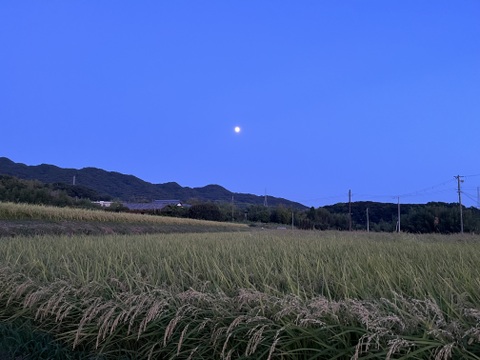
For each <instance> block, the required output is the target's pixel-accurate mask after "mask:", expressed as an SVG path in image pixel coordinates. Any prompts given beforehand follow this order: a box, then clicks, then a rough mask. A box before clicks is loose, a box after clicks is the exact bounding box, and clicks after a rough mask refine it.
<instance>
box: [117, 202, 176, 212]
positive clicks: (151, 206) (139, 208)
mask: <svg viewBox="0 0 480 360" xmlns="http://www.w3.org/2000/svg"><path fill="white" fill-rule="evenodd" d="M122 205H123V206H125V207H126V208H128V209H129V210H130V211H134V212H146V211H148V212H154V213H155V212H157V211H160V210H162V209H163V208H164V207H166V206H169V205H173V206H183V205H182V202H181V201H180V200H154V201H153V202H150V203H129V202H124V203H123V204H122Z"/></svg>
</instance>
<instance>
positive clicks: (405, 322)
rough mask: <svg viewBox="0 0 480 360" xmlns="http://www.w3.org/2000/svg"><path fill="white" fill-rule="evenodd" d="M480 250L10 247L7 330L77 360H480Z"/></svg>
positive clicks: (234, 242) (320, 236)
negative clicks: (30, 330)
mask: <svg viewBox="0 0 480 360" xmlns="http://www.w3.org/2000/svg"><path fill="white" fill-rule="evenodd" d="M479 239H480V238H479V237H475V236H468V235H466V236H453V235H452V236H441V235H425V236H420V235H408V234H400V235H398V234H378V233H375V234H372V233H370V234H367V233H338V232H294V231H293V232H292V231H255V232H235V233H232V232H228V233H203V234H199V233H197V234H156V235H137V236H120V235H111V236H73V237H69V236H55V237H53V236H44V237H17V238H4V239H1V240H0V259H2V262H1V269H0V309H2V310H0V319H2V320H3V321H4V323H5V324H10V323H12V322H19V321H24V322H28V324H34V325H35V331H37V332H39V331H41V333H42V334H43V333H46V334H48V336H52V337H54V338H55V340H56V341H57V342H58V343H59V344H63V345H64V346H66V347H67V348H71V349H72V348H73V349H75V351H72V355H71V357H72V358H74V357H75V356H77V355H75V354H78V352H80V353H89V354H91V356H96V357H98V358H102V359H110V358H111V359H114V358H122V357H123V358H125V359H133V358H172V359H173V358H178V359H188V358H192V359H238V358H244V359H249V358H252V359H315V358H318V359H325V358H338V359H350V358H352V359H362V358H365V359H367V358H369V359H372V358H376V359H385V358H391V359H394V358H403V359H432V358H433V359H456V358H462V359H480V357H479V355H478V354H479V353H480V293H479V292H478V289H479V288H480V269H479V267H478V259H479V258H480V242H479ZM0 346H1V342H0ZM0 348H1V347H0ZM62 356H63V355H62Z"/></svg>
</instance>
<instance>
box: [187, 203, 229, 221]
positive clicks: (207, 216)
mask: <svg viewBox="0 0 480 360" xmlns="http://www.w3.org/2000/svg"><path fill="white" fill-rule="evenodd" d="M188 217H189V218H192V219H200V220H212V221H221V220H223V215H222V212H221V211H220V208H219V207H218V206H217V205H215V204H212V203H204V204H196V205H192V206H191V207H190V208H189V209H188Z"/></svg>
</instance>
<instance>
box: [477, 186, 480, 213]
mask: <svg viewBox="0 0 480 360" xmlns="http://www.w3.org/2000/svg"><path fill="white" fill-rule="evenodd" d="M477 209H480V187H479V186H477Z"/></svg>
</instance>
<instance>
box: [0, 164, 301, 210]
mask: <svg viewBox="0 0 480 360" xmlns="http://www.w3.org/2000/svg"><path fill="white" fill-rule="evenodd" d="M0 174H4V175H10V176H15V177H18V178H21V179H25V180H38V181H41V182H44V183H65V184H71V183H72V182H73V179H74V177H75V180H76V184H77V185H82V186H85V187H88V188H90V189H93V190H95V191H97V192H98V193H99V194H102V195H108V196H111V197H112V198H114V199H120V200H122V201H135V202H149V201H153V200H157V199H178V200H180V201H183V202H188V201H192V200H197V201H213V202H231V200H232V196H233V197H234V201H235V203H236V204H237V205H238V206H242V205H262V204H263V203H264V196H259V195H254V194H246V193H235V192H232V191H230V190H228V189H226V188H224V187H223V186H221V185H217V184H208V185H205V186H203V187H194V188H191V187H183V186H181V185H180V184H178V183H176V182H167V183H163V184H152V183H150V182H147V181H145V180H142V179H140V178H138V177H136V176H134V175H128V174H122V173H120V172H117V171H107V170H103V169H99V168H96V167H84V168H82V169H74V168H61V167H59V166H56V165H51V164H40V165H26V164H23V163H16V162H14V161H12V160H10V159H8V158H6V157H0ZM268 203H269V205H271V206H277V205H284V206H286V207H291V208H295V209H306V208H307V207H306V206H305V205H303V204H300V203H297V202H294V201H290V200H288V199H284V198H278V197H274V196H268Z"/></svg>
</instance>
